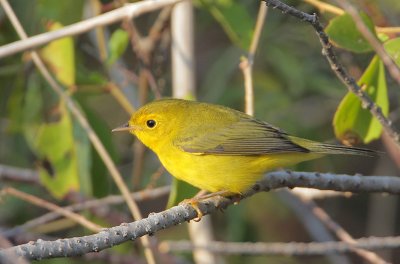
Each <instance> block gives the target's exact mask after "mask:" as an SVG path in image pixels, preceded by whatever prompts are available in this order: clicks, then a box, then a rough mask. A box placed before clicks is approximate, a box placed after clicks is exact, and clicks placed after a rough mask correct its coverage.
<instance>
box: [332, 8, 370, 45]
mask: <svg viewBox="0 0 400 264" xmlns="http://www.w3.org/2000/svg"><path fill="white" fill-rule="evenodd" d="M360 16H361V18H362V20H363V22H364V23H365V25H366V26H367V27H368V29H369V30H370V31H371V32H372V33H373V34H374V35H376V32H375V26H374V23H373V22H372V20H371V19H370V18H369V17H368V16H367V15H366V14H365V13H363V12H360ZM325 31H326V33H327V34H328V36H329V38H330V39H331V41H332V42H333V43H334V44H335V45H336V46H338V47H340V48H343V49H347V50H350V51H353V52H368V51H372V47H371V45H370V44H369V42H368V41H367V40H366V39H365V38H364V37H363V35H362V34H361V33H360V31H358V29H357V27H356V24H355V23H354V21H353V18H352V17H351V16H350V15H349V14H347V13H346V14H344V15H341V16H337V17H335V18H333V19H332V20H331V21H330V22H329V24H328V26H327V27H326V29H325Z"/></svg>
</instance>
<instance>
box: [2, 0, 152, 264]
mask: <svg viewBox="0 0 400 264" xmlns="http://www.w3.org/2000/svg"><path fill="white" fill-rule="evenodd" d="M154 1H156V0H154ZM152 2H153V1H152ZM0 3H1V5H2V6H3V8H4V11H5V13H6V15H7V16H8V18H9V19H10V21H11V23H12V25H13V26H14V28H15V30H16V31H17V33H18V35H19V37H20V38H21V39H26V38H27V35H26V33H25V31H24V29H23V28H22V25H21V23H20V22H19V20H18V18H17V17H16V15H15V13H14V11H13V10H12V8H11V6H10V5H9V3H8V1H7V0H0ZM130 14H131V15H132V14H133V13H130ZM31 56H32V59H33V62H34V63H35V65H36V67H37V68H38V69H39V71H40V73H41V74H42V76H43V77H44V78H45V79H46V81H47V82H48V83H49V85H50V87H51V88H52V89H53V90H54V91H55V92H56V93H57V94H58V95H59V96H60V98H61V99H62V100H64V101H65V102H66V104H67V106H68V108H69V110H70V111H71V113H72V114H73V116H74V117H75V118H76V119H77V120H78V122H79V123H80V125H81V126H82V128H83V129H84V130H85V131H86V133H87V134H88V137H89V139H90V141H91V142H92V144H93V146H94V148H95V149H96V150H97V153H98V154H99V156H100V157H101V158H102V160H103V162H104V164H105V165H106V167H107V169H108V171H109V172H110V174H111V176H112V178H113V180H114V182H115V183H116V185H117V187H118V189H119V190H120V191H121V193H122V195H123V196H124V198H125V200H126V203H127V205H128V207H129V209H130V211H131V213H132V216H133V218H134V219H141V218H142V215H141V212H140V210H139V207H138V206H137V204H136V203H135V201H134V200H133V199H132V198H131V196H130V192H129V189H128V187H127V186H126V185H125V183H124V181H123V179H122V177H121V175H120V173H119V172H118V170H117V168H116V166H115V164H114V162H113V161H112V159H111V157H110V155H109V154H108V152H107V150H106V149H105V147H104V145H103V144H102V142H101V141H100V139H99V137H98V136H97V135H96V133H95V132H94V130H93V128H92V127H91V126H90V124H89V122H88V121H87V119H86V118H85V117H84V115H83V114H82V112H81V111H80V109H79V108H78V107H77V106H76V104H75V102H74V101H73V99H72V98H71V97H70V96H69V95H68V94H67V93H66V92H65V91H64V90H63V88H62V87H61V86H60V85H59V84H58V83H57V82H56V81H55V79H54V78H53V77H52V76H51V74H50V72H49V71H48V70H47V68H46V66H45V65H44V63H43V61H42V60H41V59H40V57H39V55H38V53H37V52H35V51H32V52H31ZM140 241H141V242H142V244H143V246H144V248H145V253H146V255H147V256H149V255H153V254H152V253H149V252H150V251H151V249H150V243H149V239H148V237H143V238H141V239H140Z"/></svg>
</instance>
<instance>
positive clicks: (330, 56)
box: [263, 0, 400, 145]
mask: <svg viewBox="0 0 400 264" xmlns="http://www.w3.org/2000/svg"><path fill="white" fill-rule="evenodd" d="M263 1H265V2H266V4H267V5H269V6H272V7H273V8H277V9H279V10H281V11H282V12H284V13H285V14H289V15H291V16H294V17H296V18H298V19H300V20H302V21H305V22H307V23H310V24H311V25H312V26H313V27H314V29H315V31H316V33H317V35H318V37H319V40H320V42H321V45H322V49H323V52H322V54H323V55H324V56H325V57H326V58H327V60H328V62H329V64H330V65H331V68H332V70H333V71H334V72H335V74H336V76H337V77H338V78H339V79H340V80H341V81H342V82H343V83H344V84H345V85H346V87H347V89H348V90H349V91H351V92H352V93H354V94H355V95H356V96H357V97H358V98H359V99H360V101H361V105H362V107H363V108H365V109H368V110H369V111H370V112H371V114H372V115H373V116H375V118H376V119H377V120H378V121H379V123H380V124H381V125H382V127H383V129H384V130H385V131H386V132H387V133H388V134H389V135H390V137H391V138H392V139H393V141H394V142H396V144H397V145H399V144H400V135H399V134H398V133H397V132H396V131H395V130H394V128H393V127H392V122H391V121H390V120H389V119H388V118H386V117H385V116H384V115H383V113H382V109H381V108H380V107H379V106H378V105H377V104H375V103H374V102H373V101H372V100H371V98H370V97H369V96H368V95H367V94H366V93H365V92H364V91H363V90H362V89H361V88H360V86H358V84H357V82H356V81H355V80H354V78H353V77H351V76H350V75H349V74H348V73H347V71H346V70H345V68H344V67H343V66H342V65H341V64H340V63H339V62H338V60H337V57H336V55H335V53H334V51H333V49H332V43H330V42H329V38H328V36H327V35H326V33H325V32H324V29H323V26H322V25H321V23H320V22H319V20H318V17H317V15H316V14H313V15H309V14H307V13H304V12H302V11H300V10H297V9H295V8H293V7H291V6H288V5H286V4H284V3H282V2H280V1H278V0H263Z"/></svg>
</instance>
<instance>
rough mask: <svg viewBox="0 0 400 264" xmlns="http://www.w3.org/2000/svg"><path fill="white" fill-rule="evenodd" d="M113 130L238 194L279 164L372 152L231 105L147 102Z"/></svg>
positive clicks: (182, 170) (213, 188) (176, 172)
mask: <svg viewBox="0 0 400 264" xmlns="http://www.w3.org/2000/svg"><path fill="white" fill-rule="evenodd" d="M113 131H130V133H132V134H134V135H135V136H136V137H137V138H138V139H139V140H140V141H142V142H143V143H144V144H145V145H146V146H147V147H149V148H150V149H152V150H153V151H154V152H155V153H156V154H157V155H158V157H159V159H160V161H161V163H162V164H163V165H164V167H165V168H166V169H167V170H168V171H169V172H170V173H171V174H172V175H173V176H175V177H176V178H178V179H180V180H183V181H186V182H188V183H189V184H192V185H194V186H196V187H198V188H200V189H203V190H207V191H209V192H218V193H224V194H226V195H229V194H240V193H243V192H244V191H246V190H247V189H248V188H250V187H251V186H252V185H253V184H254V183H255V182H256V181H257V180H259V179H260V178H261V176H262V175H263V173H264V172H266V171H269V170H273V169H276V168H279V167H282V166H288V165H292V164H296V163H299V162H302V161H305V160H311V159H315V158H319V157H321V156H323V155H325V154H355V155H367V156H370V155H371V154H373V153H374V152H373V151H371V150H366V149H359V148H354V147H346V146H340V145H331V144H325V143H319V142H315V141H310V140H307V139H302V138H298V137H294V136H290V135H289V134H287V133H286V132H284V131H282V130H281V129H279V128H277V127H274V126H272V125H270V124H268V123H266V122H263V121H260V120H257V119H255V118H253V117H251V116H249V115H247V114H245V113H242V112H239V111H236V110H233V109H231V108H228V107H224V106H220V105H214V104H208V103H201V102H195V101H187V100H181V99H163V100H159V101H155V102H152V103H149V104H147V105H145V106H143V107H141V108H140V109H139V110H138V111H137V112H135V113H134V114H133V115H132V117H131V118H130V120H129V122H128V123H127V124H125V125H123V126H122V127H119V128H116V129H114V130H113Z"/></svg>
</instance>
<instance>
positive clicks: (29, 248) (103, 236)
mask: <svg viewBox="0 0 400 264" xmlns="http://www.w3.org/2000/svg"><path fill="white" fill-rule="evenodd" d="M297 186H301V187H309V188H316V189H321V190H327V189H329V190H336V191H352V192H386V193H391V194H399V193H400V178H398V177H389V176H358V175H355V176H350V175H336V174H330V173H310V172H290V171H277V172H271V173H268V174H267V175H266V176H265V177H264V178H263V179H262V180H261V181H260V182H258V183H257V184H255V185H254V186H253V188H252V189H250V190H249V191H247V192H246V193H244V194H243V195H242V197H240V199H244V198H246V197H249V196H252V195H254V194H255V193H258V192H261V191H269V190H272V189H278V188H283V187H289V188H294V187H297ZM235 201H237V197H235V199H230V198H225V197H213V198H209V199H205V200H203V201H201V202H199V204H198V207H199V208H200V210H201V211H202V212H203V214H204V215H206V214H211V213H213V212H215V211H217V210H220V209H225V208H226V207H228V206H229V205H231V204H233V203H234V202H235ZM196 217H197V212H196V210H195V209H194V208H193V207H192V206H191V205H188V204H185V205H179V206H175V207H172V208H170V209H168V210H165V211H163V212H160V213H151V214H149V216H148V217H147V218H144V219H141V220H139V221H136V222H132V223H129V224H127V223H123V224H121V225H120V226H116V227H112V228H108V229H103V230H102V231H101V232H99V233H97V234H93V235H89V236H83V237H75V238H66V239H58V240H55V241H43V240H37V241H36V242H30V243H27V244H23V245H19V246H15V247H12V248H8V249H4V250H0V262H1V261H2V260H3V259H4V257H5V256H6V255H8V254H16V255H18V256H21V257H25V258H27V259H44V258H56V257H72V256H80V255H83V254H85V253H88V252H98V251H101V250H103V249H106V248H110V247H112V246H115V245H118V244H121V243H123V242H126V241H129V240H135V239H137V238H139V237H141V236H144V235H152V234H154V233H155V232H157V231H159V230H162V229H166V228H169V227H172V226H174V225H177V224H181V223H183V222H186V221H190V220H192V219H194V218H196Z"/></svg>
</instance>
